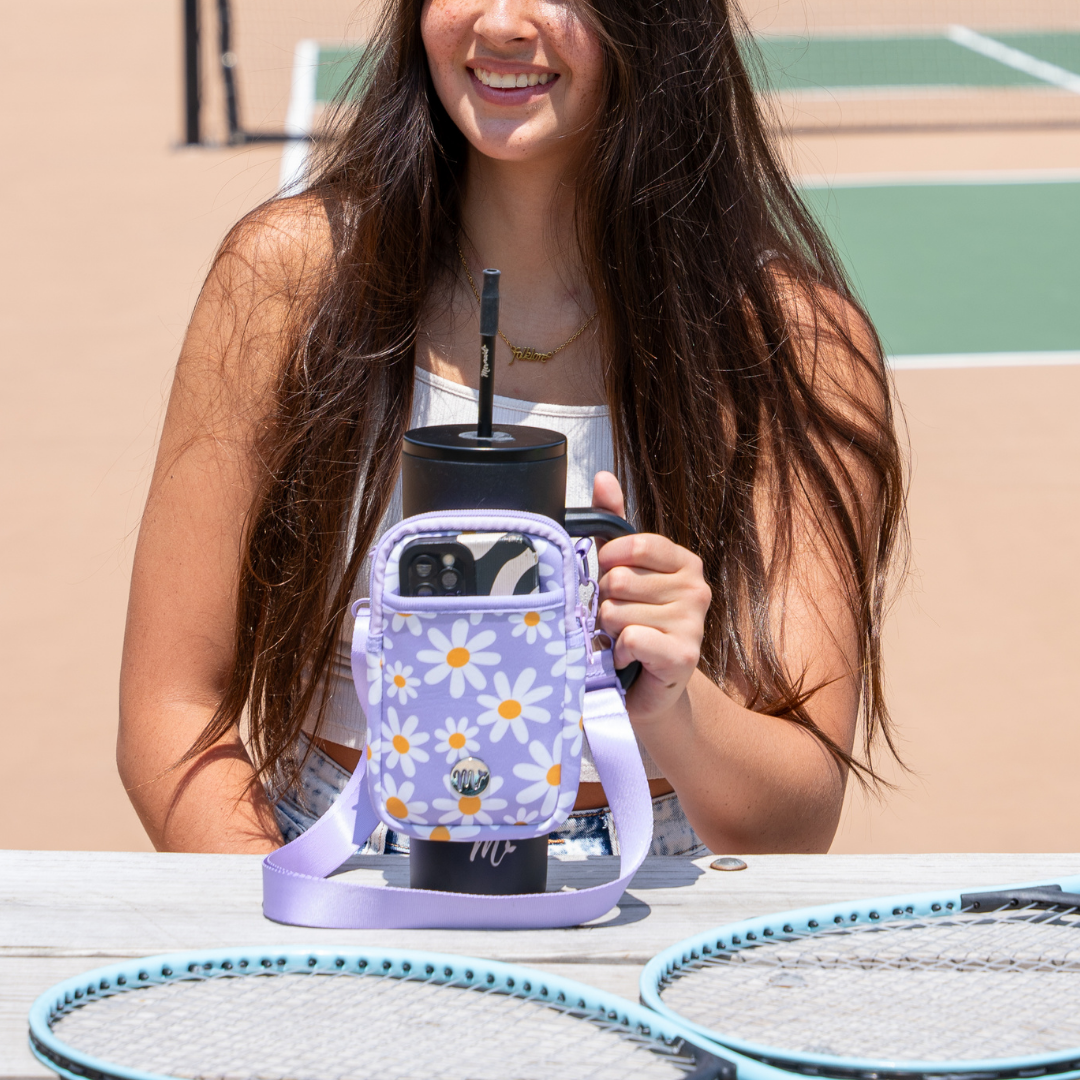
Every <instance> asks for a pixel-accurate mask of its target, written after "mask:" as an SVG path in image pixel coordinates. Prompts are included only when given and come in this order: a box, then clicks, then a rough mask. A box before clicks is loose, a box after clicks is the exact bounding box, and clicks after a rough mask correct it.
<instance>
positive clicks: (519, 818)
mask: <svg viewBox="0 0 1080 1080" xmlns="http://www.w3.org/2000/svg"><path fill="white" fill-rule="evenodd" d="M539 816H540V811H539V810H526V809H525V807H524V806H519V807H518V808H517V811H516V812H515V813H513V814H504V815H503V821H505V822H506V824H507V825H531V824H532V823H533V822H534V821H535V820H536V819H537V818H538V817H539Z"/></svg>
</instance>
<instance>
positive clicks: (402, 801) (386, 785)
mask: <svg viewBox="0 0 1080 1080" xmlns="http://www.w3.org/2000/svg"><path fill="white" fill-rule="evenodd" d="M379 786H380V788H381V789H382V797H383V808H384V809H385V810H386V812H387V813H388V814H389V815H390V817H392V818H394V819H395V820H396V821H409V822H412V823H414V824H416V825H426V824H427V820H426V819H425V818H424V817H423V814H424V813H425V812H426V811H427V808H428V804H427V803H426V802H422V801H420V800H419V799H417V800H416V801H413V792H414V791H415V788H414V787H413V782H412V781H411V780H406V781H404V782H403V783H402V785H401V787H398V785H397V782H396V781H395V780H394V778H393V777H392V776H391V775H390V774H389V773H386V774H385V775H384V776H383V777H382V778H381V779H380V781H379Z"/></svg>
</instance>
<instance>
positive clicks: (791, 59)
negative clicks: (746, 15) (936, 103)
mask: <svg viewBox="0 0 1080 1080" xmlns="http://www.w3.org/2000/svg"><path fill="white" fill-rule="evenodd" d="M991 40H992V41H995V42H998V43H1000V44H1002V45H1005V46H1008V47H1009V48H1012V49H1016V50H1019V51H1021V52H1023V53H1024V54H1025V55H1027V56H1030V57H1033V58H1034V59H1036V60H1041V61H1044V62H1046V63H1049V64H1054V65H1056V66H1058V67H1060V68H1062V69H1064V70H1066V71H1069V72H1072V73H1073V74H1080V33H1057V34H995V35H993V37H992V38H991ZM757 44H758V48H759V50H760V52H761V58H762V60H763V62H764V68H765V71H764V78H763V82H764V85H765V86H766V87H768V88H769V89H772V90H803V91H805V90H811V89H827V90H838V89H846V88H855V87H859V88H870V87H884V86H889V87H917V86H934V87H938V86H952V87H959V86H963V87H971V88H976V87H1010V86H1042V85H1045V83H1044V80H1042V79H1039V78H1036V77H1035V76H1034V75H1032V74H1030V73H1029V72H1025V71H1021V70H1017V69H1016V68H1013V67H1010V66H1008V65H1007V64H1004V63H1001V62H1000V61H998V60H993V59H991V58H990V57H988V56H984V55H982V54H981V53H978V52H974V51H972V49H970V48H967V47H965V46H963V45H960V44H958V43H957V42H955V41H953V40H951V39H950V38H949V37H947V36H945V35H933V36H930V35H911V36H894V37H837V38H828V37H810V38H808V37H801V38H797V37H767V36H766V37H760V38H758V39H757Z"/></svg>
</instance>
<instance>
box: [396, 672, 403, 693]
mask: <svg viewBox="0 0 1080 1080" xmlns="http://www.w3.org/2000/svg"><path fill="white" fill-rule="evenodd" d="M394 685H395V686H396V687H397V688H398V689H399V690H402V689H404V687H405V676H404V675H395V676H394Z"/></svg>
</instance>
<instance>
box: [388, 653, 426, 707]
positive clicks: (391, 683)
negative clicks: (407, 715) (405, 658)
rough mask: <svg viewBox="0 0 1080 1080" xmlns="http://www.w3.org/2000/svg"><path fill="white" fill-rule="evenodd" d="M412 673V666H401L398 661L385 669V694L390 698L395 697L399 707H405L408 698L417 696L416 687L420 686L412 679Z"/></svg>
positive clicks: (417, 681) (418, 682)
mask: <svg viewBox="0 0 1080 1080" xmlns="http://www.w3.org/2000/svg"><path fill="white" fill-rule="evenodd" d="M412 672H413V669H412V665H411V664H402V662H401V661H400V660H395V661H394V662H393V663H392V664H391V665H390V666H389V667H388V668H387V669H386V673H385V678H386V688H387V690H386V692H387V693H388V694H389V695H390V697H396V698H397V699H398V704H400V705H407V704H408V703H409V698H414V697H417V696H418V695H417V692H416V687H418V686H419V685H420V680H419V679H414V678H412Z"/></svg>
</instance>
